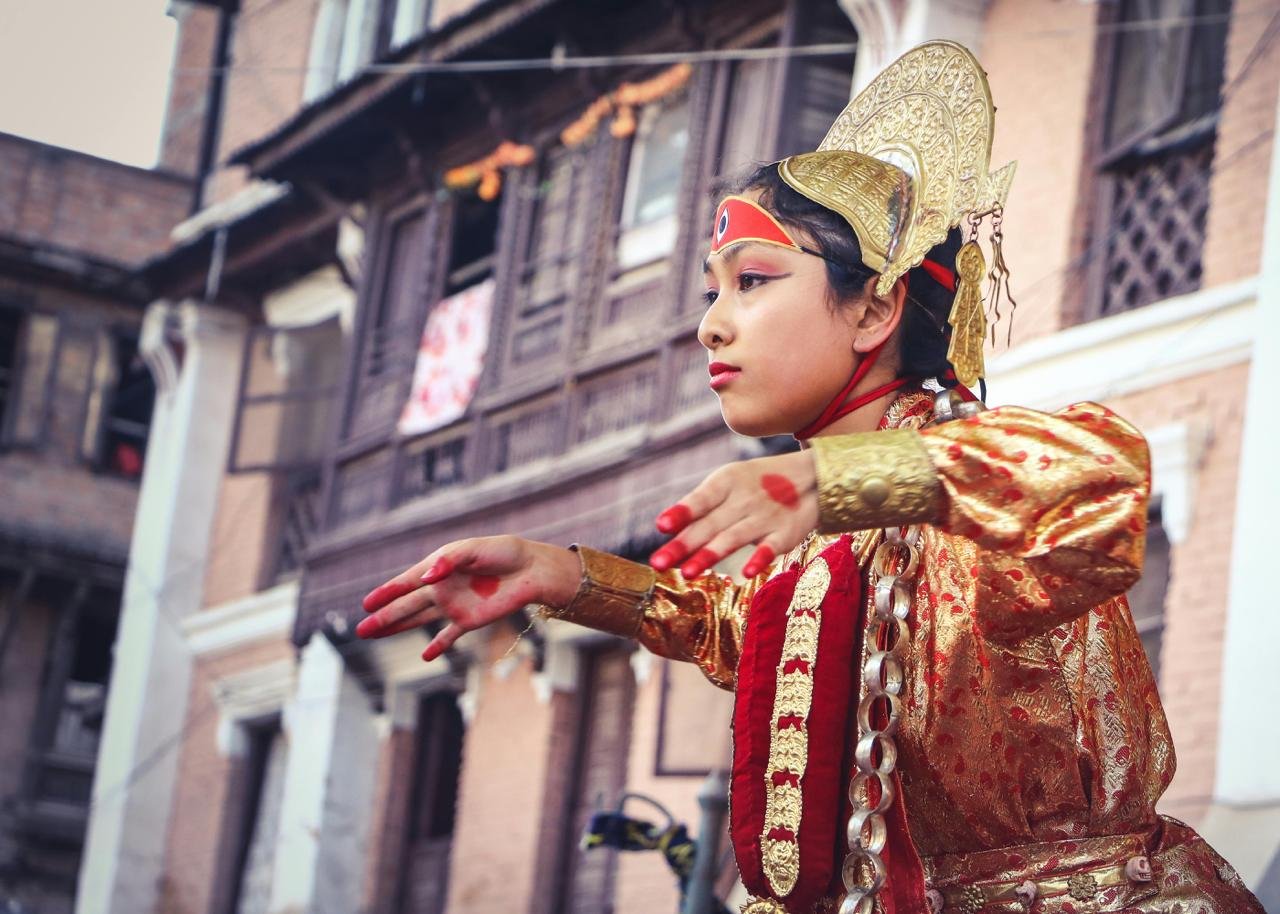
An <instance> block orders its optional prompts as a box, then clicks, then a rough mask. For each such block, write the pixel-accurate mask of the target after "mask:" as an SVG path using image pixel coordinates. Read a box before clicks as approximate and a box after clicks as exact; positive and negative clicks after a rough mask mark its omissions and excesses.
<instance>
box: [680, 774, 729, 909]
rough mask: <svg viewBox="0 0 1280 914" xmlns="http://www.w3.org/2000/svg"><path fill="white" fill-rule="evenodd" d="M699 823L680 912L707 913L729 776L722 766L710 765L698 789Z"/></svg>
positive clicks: (710, 900) (712, 894)
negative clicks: (687, 883)
mask: <svg viewBox="0 0 1280 914" xmlns="http://www.w3.org/2000/svg"><path fill="white" fill-rule="evenodd" d="M698 805H699V806H700V807H701V808H702V823H701V825H699V827H698V853H697V855H696V856H695V857H694V858H693V875H692V876H690V878H689V891H688V893H687V894H686V895H685V898H684V910H683V911H682V912H681V914H711V911H712V903H713V901H714V893H715V882H716V862H717V861H718V860H719V859H720V836H721V835H723V834H724V817H725V813H726V812H727V811H728V809H729V778H728V772H726V771H725V770H724V769H723V768H713V769H711V773H710V774H708V775H707V779H706V780H705V781H703V782H702V789H701V790H699V791H698Z"/></svg>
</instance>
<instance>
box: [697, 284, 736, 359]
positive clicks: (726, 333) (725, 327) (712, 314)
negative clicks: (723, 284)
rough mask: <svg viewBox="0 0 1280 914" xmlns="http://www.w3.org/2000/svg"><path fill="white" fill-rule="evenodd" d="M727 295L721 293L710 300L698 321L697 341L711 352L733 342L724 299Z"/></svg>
mask: <svg viewBox="0 0 1280 914" xmlns="http://www.w3.org/2000/svg"><path fill="white" fill-rule="evenodd" d="M727 297H728V296H726V295H721V296H720V297H719V298H717V299H716V300H715V301H714V302H712V304H711V307H709V308H707V310H706V313H704V314H703V315H702V320H701V321H700V322H699V323H698V342H699V343H701V344H702V345H703V347H704V348H706V349H708V350H710V351H712V352H714V351H715V350H716V349H717V348H719V347H721V346H727V345H729V343H731V342H733V326H732V323H731V321H730V320H729V309H728V303H727V302H726V301H725V299H726V298H727Z"/></svg>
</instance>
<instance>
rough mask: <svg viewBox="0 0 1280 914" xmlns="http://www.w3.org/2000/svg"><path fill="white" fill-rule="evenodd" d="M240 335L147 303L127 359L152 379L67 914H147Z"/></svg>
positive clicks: (214, 313)
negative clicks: (138, 354)
mask: <svg viewBox="0 0 1280 914" xmlns="http://www.w3.org/2000/svg"><path fill="white" fill-rule="evenodd" d="M244 335H245V321H244V319H243V318H242V317H240V316H239V315H237V314H234V313H232V312H229V311H225V310H223V309H220V308H216V307H212V306H209V305H204V304H199V305H198V304H197V303H196V302H194V301H184V302H182V303H181V304H178V305H173V304H170V303H169V302H164V301H159V302H155V303H153V304H152V305H151V306H150V308H149V309H148V311H147V314H146V316H145V318H144V321H143V331H142V340H141V344H140V349H141V350H142V355H143V357H144V358H145V359H146V360H147V363H148V366H149V367H150V368H151V369H152V373H153V374H154V376H155V379H156V385H157V392H156V404H155V411H154V413H153V416H152V422H151V433H150V437H149V439H148V443H147V457H146V466H145V469H144V472H143V475H142V484H141V490H140V492H139V496H138V509H137V516H136V518H135V520H134V528H133V541H132V543H131V544H130V549H129V567H128V570H127V573H126V576H125V586H124V595H123V599H122V604H121V610H120V627H119V633H118V634H117V636H116V644H115V661H114V667H113V670H112V676H111V687H110V692H109V693H108V697H107V708H106V720H105V727H104V730H103V735H102V744H101V748H100V749H99V751H98V763H97V769H96V772H95V774H94V784H93V799H92V807H91V813H90V817H89V824H88V830H87V834H86V838H85V849H84V856H83V859H82V862H81V867H80V880H79V887H78V891H77V899H76V912H77V914H150V912H152V911H155V910H156V906H157V901H158V893H159V887H160V883H161V879H162V876H163V865H164V857H165V844H166V839H167V835H168V824H169V811H170V807H171V803H172V794H173V785H174V781H175V778H176V773H177V763H178V755H179V752H180V750H181V747H182V737H183V732H184V729H185V727H186V725H187V721H186V710H187V694H188V691H189V687H190V678H191V658H190V656H189V654H188V651H187V648H186V645H185V643H184V640H183V636H182V633H181V630H180V627H179V622H180V620H182V619H183V618H184V617H186V616H189V615H190V614H192V613H194V612H196V611H197V610H198V609H199V608H200V605H201V598H202V591H203V582H204V571H205V559H206V556H207V554H208V551H209V537H210V530H211V527H212V521H213V514H214V506H215V501H216V498H217V494H218V485H219V483H220V481H221V479H222V475H223V471H224V469H225V467H226V462H227V448H228V445H229V443H230V436H231V426H232V422H233V419H234V411H235V406H236V404H235V398H236V392H237V388H238V383H237V382H238V378H239V371H240V360H241V356H242V352H243V344H244Z"/></svg>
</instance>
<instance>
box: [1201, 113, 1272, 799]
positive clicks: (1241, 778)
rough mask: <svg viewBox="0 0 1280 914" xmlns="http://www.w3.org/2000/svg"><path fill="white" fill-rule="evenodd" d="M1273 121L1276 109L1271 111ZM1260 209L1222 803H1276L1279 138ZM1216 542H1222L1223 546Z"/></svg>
mask: <svg viewBox="0 0 1280 914" xmlns="http://www.w3.org/2000/svg"><path fill="white" fill-rule="evenodd" d="M1276 121H1277V123H1280V107H1278V108H1277V111H1276ZM1267 188H1268V189H1267V204H1266V205H1267V215H1266V224H1265V226H1264V228H1263V237H1262V264H1261V275H1260V276H1259V280H1258V304H1257V310H1256V311H1255V318H1254V320H1255V321H1256V323H1255V326H1256V328H1257V332H1256V333H1255V334H1254V337H1253V357H1252V361H1251V364H1250V366H1249V389H1248V392H1247V393H1246V395H1245V402H1244V410H1243V416H1244V429H1243V432H1242V435H1241V441H1240V473H1239V476H1238V477H1237V478H1236V511H1235V516H1236V523H1235V533H1234V535H1233V539H1232V544H1231V552H1232V554H1231V581H1230V592H1229V594H1230V596H1229V599H1228V609H1227V621H1226V635H1225V637H1224V639H1223V657H1222V699H1221V700H1222V708H1221V714H1220V715H1219V718H1218V720H1219V723H1218V759H1217V770H1216V772H1215V779H1216V781H1215V787H1214V794H1215V798H1214V799H1215V800H1216V801H1217V802H1220V803H1226V804H1229V805H1245V804H1280V728H1277V727H1276V726H1275V725H1274V723H1272V721H1271V714H1272V713H1274V710H1275V708H1277V707H1280V676H1277V675H1276V646H1277V645H1280V612H1277V611H1276V596H1275V581H1274V579H1273V578H1272V573H1273V570H1272V563H1273V562H1274V561H1275V545H1274V543H1275V541H1274V539H1273V538H1272V537H1273V533H1274V527H1275V525H1276V523H1277V522H1278V521H1280V475H1278V474H1277V443H1278V441H1280V439H1278V438H1277V435H1276V417H1275V391H1274V390H1273V389H1272V385H1273V384H1275V382H1276V378H1278V377H1280V332H1277V328H1280V142H1273V143H1272V147H1271V174H1270V177H1269V181H1268V185H1267ZM1224 548H1225V544H1224Z"/></svg>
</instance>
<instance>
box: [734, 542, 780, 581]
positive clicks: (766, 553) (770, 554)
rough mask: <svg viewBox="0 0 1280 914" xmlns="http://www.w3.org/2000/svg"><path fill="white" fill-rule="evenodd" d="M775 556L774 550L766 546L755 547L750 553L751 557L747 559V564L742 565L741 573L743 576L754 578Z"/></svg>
mask: <svg viewBox="0 0 1280 914" xmlns="http://www.w3.org/2000/svg"><path fill="white" fill-rule="evenodd" d="M775 557H776V556H775V554H774V551H773V550H772V549H770V548H769V547H768V546H759V547H757V549H756V551H755V552H753V553H751V558H749V559H747V564H746V565H744V566H742V574H743V575H744V576H745V577H748V578H754V577H755V576H756V575H758V574H759V573H760V572H762V571H764V570H765V568H766V567H767V566H768V564H769V563H770V562H772V561H773V560H774V558H775Z"/></svg>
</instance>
